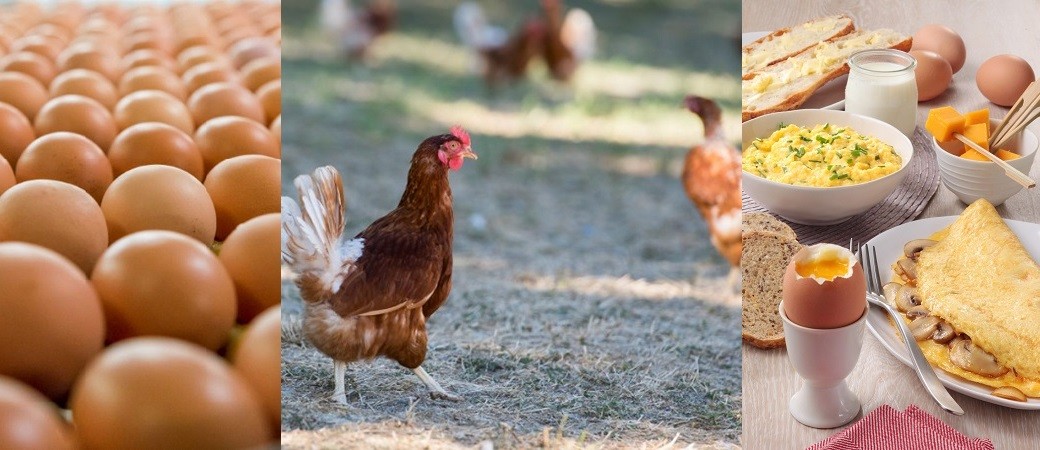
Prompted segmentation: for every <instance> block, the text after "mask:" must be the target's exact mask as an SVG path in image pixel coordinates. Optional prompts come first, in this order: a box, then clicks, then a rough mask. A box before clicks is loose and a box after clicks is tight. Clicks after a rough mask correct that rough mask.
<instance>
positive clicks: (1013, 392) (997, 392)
mask: <svg viewBox="0 0 1040 450" xmlns="http://www.w3.org/2000/svg"><path fill="white" fill-rule="evenodd" d="M993 396H994V397H1000V398H1006V399H1008V400H1014V401H1016V402H1024V401H1026V394H1023V393H1022V391H1020V390H1018V389H1015V388H1013V387H1011V386H1004V387H999V388H996V389H994V390H993Z"/></svg>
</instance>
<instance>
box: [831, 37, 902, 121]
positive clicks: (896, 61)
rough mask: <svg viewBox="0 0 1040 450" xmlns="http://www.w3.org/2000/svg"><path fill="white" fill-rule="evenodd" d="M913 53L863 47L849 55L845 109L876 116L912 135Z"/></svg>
mask: <svg viewBox="0 0 1040 450" xmlns="http://www.w3.org/2000/svg"><path fill="white" fill-rule="evenodd" d="M916 66H917V61H916V60H915V59H914V57H913V56H910V55H909V54H907V53H905V52H901V51H899V50H890V49H882V50H866V51H862V52H859V53H856V54H855V55H852V58H849V69H850V72H849V80H848V83H846V85H845V111H848V112H850V113H854V114H860V115H864V116H868V117H873V118H875V119H879V120H881V121H883V122H886V123H888V124H889V125H892V126H894V127H896V129H898V130H899V131H901V132H902V133H903V134H905V135H907V136H912V135H913V133H914V126H915V125H916V124H917V81H916V80H915V79H914V67H916Z"/></svg>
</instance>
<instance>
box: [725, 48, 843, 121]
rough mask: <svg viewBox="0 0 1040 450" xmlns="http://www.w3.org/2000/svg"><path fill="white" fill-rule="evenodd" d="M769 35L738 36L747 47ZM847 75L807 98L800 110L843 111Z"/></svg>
mask: <svg viewBox="0 0 1040 450" xmlns="http://www.w3.org/2000/svg"><path fill="white" fill-rule="evenodd" d="M767 34H769V32H768V31H752V32H748V33H743V34H741V35H740V45H742V46H743V45H748V44H749V43H751V42H752V41H754V40H756V39H758V38H760V37H762V36H765V35H767ZM848 79H849V76H848V75H842V76H840V77H838V78H835V79H833V80H831V81H829V82H827V84H825V85H823V86H821V87H820V88H819V89H817V90H816V92H813V95H812V96H811V97H809V99H808V100H806V101H805V103H802V106H799V108H801V109H844V108H845V81H847V80H848Z"/></svg>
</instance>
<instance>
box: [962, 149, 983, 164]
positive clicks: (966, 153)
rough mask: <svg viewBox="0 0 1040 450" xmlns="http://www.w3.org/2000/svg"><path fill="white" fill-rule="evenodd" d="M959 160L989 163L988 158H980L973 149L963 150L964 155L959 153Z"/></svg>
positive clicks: (979, 154) (980, 155)
mask: <svg viewBox="0 0 1040 450" xmlns="http://www.w3.org/2000/svg"><path fill="white" fill-rule="evenodd" d="M961 158H964V159H971V160H974V161H987V162H989V159H988V158H986V157H985V156H982V154H981V153H979V152H978V151H976V150H975V149H973V148H968V149H965V150H964V153H961Z"/></svg>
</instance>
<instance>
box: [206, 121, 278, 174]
mask: <svg viewBox="0 0 1040 450" xmlns="http://www.w3.org/2000/svg"><path fill="white" fill-rule="evenodd" d="M195 143H196V144H198V146H199V152H200V153H201V154H202V161H203V163H204V165H205V171H206V173H209V171H210V170H212V169H213V167H214V166H216V165H217V164H219V163H220V162H221V161H224V160H225V159H228V158H233V157H235V156H241V155H266V156H271V157H274V156H277V155H278V153H279V152H278V142H277V141H275V139H274V136H273V135H272V134H271V131H270V130H268V129H267V128H266V127H264V126H263V125H261V124H259V123H257V122H254V121H252V120H249V119H244V118H241V117H237V116H221V117H217V118H215V119H212V120H210V121H208V122H206V123H204V124H202V126H201V127H199V131H198V132H196V133H195Z"/></svg>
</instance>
